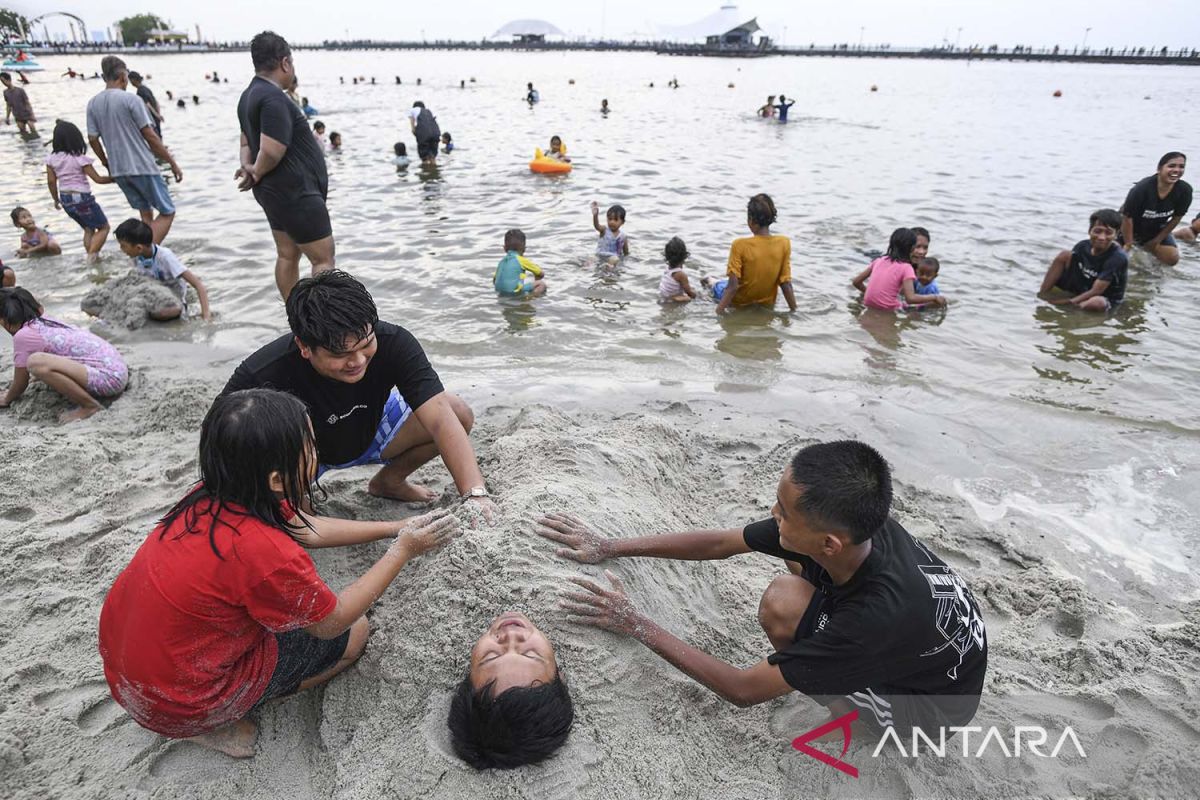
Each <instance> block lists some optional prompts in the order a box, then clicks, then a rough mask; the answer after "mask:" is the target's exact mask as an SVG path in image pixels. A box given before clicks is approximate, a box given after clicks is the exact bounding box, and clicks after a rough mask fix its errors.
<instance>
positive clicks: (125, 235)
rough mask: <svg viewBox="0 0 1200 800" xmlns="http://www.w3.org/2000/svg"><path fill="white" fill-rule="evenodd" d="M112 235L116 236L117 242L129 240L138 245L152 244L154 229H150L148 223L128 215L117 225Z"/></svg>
mask: <svg viewBox="0 0 1200 800" xmlns="http://www.w3.org/2000/svg"><path fill="white" fill-rule="evenodd" d="M113 235H114V236H116V237H117V241H118V242H129V243H130V244H136V245H139V246H140V245H146V246H149V245H152V244H154V231H152V230H150V226H149V225H147V224H146V223H144V222H142V221H141V220H140V219H136V218H134V217H130V218H129V219H127V220H125V221H124V222H122V223H121V224H120V225H118V226H117V229H116V231H114V232H113Z"/></svg>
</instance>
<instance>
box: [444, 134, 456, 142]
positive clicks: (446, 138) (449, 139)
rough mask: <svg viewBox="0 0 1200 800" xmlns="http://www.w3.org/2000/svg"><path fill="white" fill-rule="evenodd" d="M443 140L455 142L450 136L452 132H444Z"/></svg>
mask: <svg viewBox="0 0 1200 800" xmlns="http://www.w3.org/2000/svg"><path fill="white" fill-rule="evenodd" d="M442 138H443V139H445V140H446V141H447V142H452V141H454V138H453V137H452V136H451V135H450V131H442Z"/></svg>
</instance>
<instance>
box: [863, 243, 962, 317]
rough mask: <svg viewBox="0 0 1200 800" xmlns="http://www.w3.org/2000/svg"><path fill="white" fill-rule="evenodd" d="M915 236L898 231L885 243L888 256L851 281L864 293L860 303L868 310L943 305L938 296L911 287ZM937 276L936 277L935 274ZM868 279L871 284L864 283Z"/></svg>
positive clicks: (943, 300) (875, 262) (913, 280)
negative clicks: (921, 292) (922, 292)
mask: <svg viewBox="0 0 1200 800" xmlns="http://www.w3.org/2000/svg"><path fill="white" fill-rule="evenodd" d="M916 245H917V234H916V233H914V232H913V230H912V229H911V228H897V229H896V230H894V231H892V238H891V239H890V240H889V241H888V250H887V254H886V255H883V256H881V257H880V258H877V259H875V260H874V261H872V262H871V266H869V267H867V268H866V269H865V270H863V271H862V272H860V273H859V274H858V275H856V276H855V277H854V280H853V281H851V283H853V284H854V288H856V289H858V290H859V291H860V292H864V293H865V294H864V295H863V302H864V303H865V304H866V305H867V306H868V307H869V308H877V309H880V310H882V311H902V310H903V309H904V308H905V303H907V304H908V305H909V306H926V305H937V306H944V305H946V298H944V297H942V296H941V295H940V294H924V295H923V294H920V293H918V292H917V290H916V288H915V287H914V284H915V283H916V281H917V274H916V271H915V270H913V265H912V251H913V248H914V247H916ZM935 275H936V273H935ZM868 279H870V283H867V280H868Z"/></svg>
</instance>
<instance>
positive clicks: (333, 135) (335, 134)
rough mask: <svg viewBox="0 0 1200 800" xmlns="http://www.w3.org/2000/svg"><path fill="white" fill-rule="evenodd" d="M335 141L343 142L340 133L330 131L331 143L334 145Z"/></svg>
mask: <svg viewBox="0 0 1200 800" xmlns="http://www.w3.org/2000/svg"><path fill="white" fill-rule="evenodd" d="M335 139H336V140H337V141H339V142H340V141H341V140H342V135H341V134H340V133H338V132H337V131H330V132H329V143H330V144H333V142H334V140H335Z"/></svg>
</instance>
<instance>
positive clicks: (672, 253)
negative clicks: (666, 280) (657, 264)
mask: <svg viewBox="0 0 1200 800" xmlns="http://www.w3.org/2000/svg"><path fill="white" fill-rule="evenodd" d="M663 255H665V256H666V257H667V264H669V265H670V266H672V267H682V266H683V262H684V261H687V257H688V249H687V245H686V244H684V243H683V239H680V238H679V237H678V236H672V237H671V241H669V242H667V246H666V247H664V248H663Z"/></svg>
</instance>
